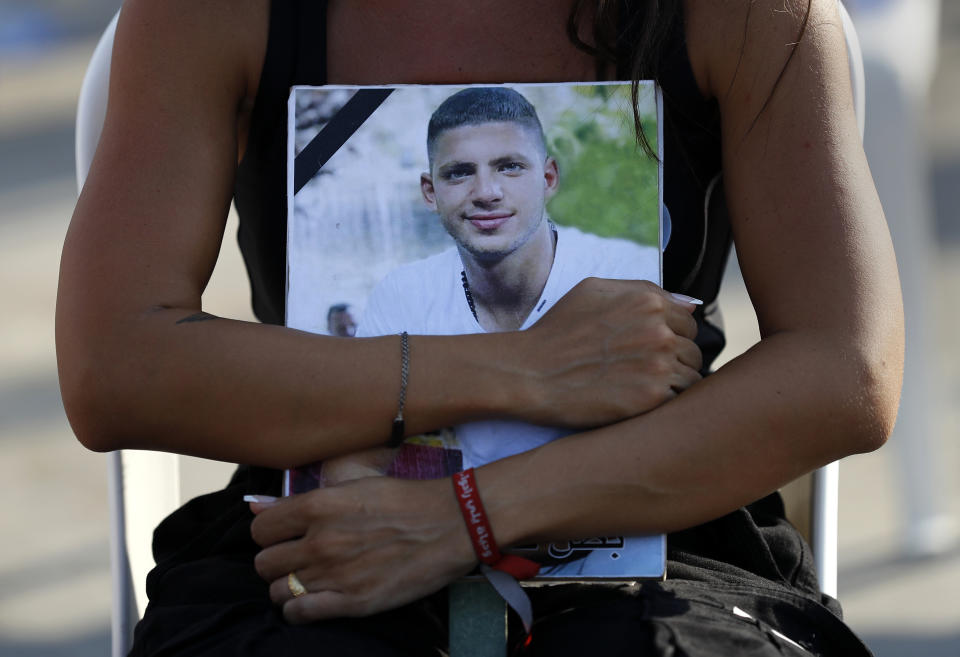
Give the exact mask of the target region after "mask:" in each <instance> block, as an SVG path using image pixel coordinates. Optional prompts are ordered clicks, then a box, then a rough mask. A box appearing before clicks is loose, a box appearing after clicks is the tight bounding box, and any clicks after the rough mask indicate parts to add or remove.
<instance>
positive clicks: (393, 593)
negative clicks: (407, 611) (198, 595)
mask: <svg viewBox="0 0 960 657" xmlns="http://www.w3.org/2000/svg"><path fill="white" fill-rule="evenodd" d="M251 509H252V510H253V512H254V513H256V514H257V517H256V518H255V519H254V521H253V525H252V528H251V531H252V533H253V539H254V540H255V541H256V542H257V544H258V545H260V546H261V547H263V548H264V549H263V551H262V552H260V553H259V554H258V555H257V557H256V560H255V566H256V569H257V572H258V573H259V574H260V576H261V577H263V579H265V580H266V581H267V582H270V597H271V599H272V600H273V601H274V602H276V603H277V604H281V605H283V614H284V617H285V618H286V619H287V620H288V621H289V622H291V623H306V622H310V621H314V620H319V619H323V618H336V617H344V616H367V615H370V614H374V613H377V612H380V611H385V610H388V609H392V608H395V607H399V606H401V605H403V604H406V603H408V602H411V601H413V600H417V599H419V598H422V597H424V596H426V595H429V594H430V593H433V592H435V591H438V590H440V589H441V588H443V587H444V586H446V585H447V584H448V583H449V582H451V581H452V580H454V579H456V578H457V577H460V576H462V575H465V574H466V573H468V572H469V571H470V570H471V569H472V568H473V567H474V566H475V565H476V559H475V557H474V553H473V548H472V545H471V543H470V539H469V537H468V535H467V531H466V528H465V526H464V523H463V519H462V517H461V514H460V510H459V507H458V506H457V502H456V499H455V498H454V495H453V491H452V489H451V484H450V480H449V479H437V480H431V481H408V480H400V479H393V478H389V477H370V478H365V479H358V480H355V481H351V482H348V483H344V484H341V485H338V486H332V487H330V488H322V489H317V490H314V491H311V492H309V493H304V494H302V495H294V496H291V497H287V498H283V499H280V500H277V501H276V502H271V503H266V504H257V503H254V504H251ZM291 572H293V573H296V576H297V578H298V579H299V580H300V582H301V583H302V584H303V585H304V587H305V588H306V589H307V591H308V593H307V594H305V595H302V596H300V597H297V598H294V597H293V594H292V593H291V592H290V589H289V587H288V583H287V576H288V574H289V573H291Z"/></svg>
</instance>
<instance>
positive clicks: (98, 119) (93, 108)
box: [76, 4, 864, 657]
mask: <svg viewBox="0 0 960 657" xmlns="http://www.w3.org/2000/svg"><path fill="white" fill-rule="evenodd" d="M840 11H841V14H842V16H843V21H844V29H845V32H846V38H847V51H848V55H849V60H850V77H851V81H852V86H853V97H854V104H855V107H856V112H857V119H858V122H859V127H860V134H861V135H862V134H863V126H864V82H863V80H864V76H863V60H862V57H861V54H860V44H859V41H858V40H857V35H856V31H855V30H854V28H853V23H852V22H851V20H850V17H849V15H848V14H847V12H846V9H844V7H843V5H842V4H840ZM118 17H119V12H118V13H117V15H116V16H114V18H113V20H112V21H111V22H110V24H109V25H108V26H107V29H106V30H105V31H104V33H103V36H102V37H101V38H100V41H99V43H98V44H97V47H96V49H95V50H94V53H93V56H92V58H91V60H90V65H89V67H88V69H87V73H86V76H85V77H84V80H83V85H82V87H81V90H80V98H79V102H78V107H77V130H76V165H77V188H78V191H79V190H80V189H82V187H83V183H84V180H86V177H87V172H88V171H89V169H90V163H91V162H92V160H93V155H94V152H95V151H96V147H97V143H98V141H99V139H100V131H101V130H102V128H103V120H104V116H105V114H106V106H107V93H108V87H109V79H110V60H111V56H112V52H113V37H114V32H115V30H116V25H117V18H118ZM108 459H109V466H108V496H109V510H110V564H111V578H112V589H113V604H112V617H111V642H112V655H113V657H123V655H125V654H126V653H127V651H128V650H129V647H130V643H131V640H132V638H133V627H134V625H135V624H136V622H137V620H138V619H139V618H140V616H141V615H142V613H143V611H144V609H145V608H146V604H147V598H146V590H145V587H146V575H147V572H148V571H149V570H150V569H151V568H152V567H153V556H152V551H151V542H152V537H153V529H154V528H155V527H156V526H157V525H158V524H159V523H160V521H161V520H162V519H163V518H164V517H166V516H167V515H168V514H169V513H171V512H172V511H174V510H175V509H176V508H178V507H179V506H180V505H181V504H182V503H183V501H184V500H183V499H182V496H181V486H180V464H181V460H182V459H183V457H179V456H177V455H175V454H167V453H163V452H147V451H129V450H125V451H117V452H113V453H111V454H110V455H109V457H108ZM812 480H813V483H812V494H811V505H812V511H811V515H812V523H811V529H810V534H811V535H810V539H811V547H812V549H813V553H814V560H815V562H816V566H817V573H818V577H819V582H820V588H821V590H822V591H823V592H825V593H827V594H829V595H831V596H834V597H836V594H837V533H838V506H839V504H838V502H839V495H838V487H839V464H838V463H832V464H830V465H828V466H825V467H823V468H821V469H819V470H817V471H816V472H814V473H813V474H812Z"/></svg>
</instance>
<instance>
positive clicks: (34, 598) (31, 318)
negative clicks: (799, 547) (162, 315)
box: [0, 0, 960, 657]
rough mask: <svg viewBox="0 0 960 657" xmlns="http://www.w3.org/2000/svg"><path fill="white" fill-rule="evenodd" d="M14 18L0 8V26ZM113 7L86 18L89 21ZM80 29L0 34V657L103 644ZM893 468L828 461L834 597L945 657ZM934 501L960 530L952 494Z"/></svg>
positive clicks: (949, 248) (730, 309)
mask: <svg viewBox="0 0 960 657" xmlns="http://www.w3.org/2000/svg"><path fill="white" fill-rule="evenodd" d="M27 4H28V3H26V2H10V3H5V4H4V7H3V9H2V10H0V19H9V17H10V16H12V15H14V14H13V13H12V12H13V11H14V10H15V9H17V8H18V7H23V6H27ZM55 4H57V3H54V2H53V1H52V0H49V1H47V2H34V3H32V5H33V6H36V7H40V8H44V7H46V8H49V7H51V6H53V5H55ZM60 4H63V5H64V7H68V8H69V7H70V5H69V4H68V3H60ZM114 4H115V3H111V2H106V1H104V2H87V3H86V5H87V7H88V8H89V7H95V9H96V11H98V12H99V14H100V15H108V14H109V13H111V11H112V7H111V5H114ZM65 11H66V10H65ZM5 12H6V13H5ZM88 14H89V12H87V13H83V12H78V11H74V12H73V18H71V19H70V20H68V21H67V22H66V26H65V27H64V26H61V27H60V28H57V29H59V30H60V32H59V33H57V32H56V30H53V28H49V26H48V28H49V29H48V28H45V29H48V31H50V30H53V32H54V33H55V35H56V34H59V36H58V37H57V39H54V38H53V37H51V38H50V42H51V43H53V42H54V41H56V42H57V43H58V44H59V45H58V46H57V47H56V48H47V50H46V51H45V52H44V53H38V52H36V51H34V52H33V53H32V54H30V53H29V52H27V51H28V50H29V49H26V50H25V49H23V48H21V49H19V50H18V51H17V52H18V53H19V54H16V55H13V56H11V55H10V53H11V52H12V51H13V50H12V46H9V44H10V43H12V41H10V40H9V39H8V41H6V42H4V41H3V38H4V32H3V31H2V30H0V49H2V48H3V47H4V46H3V44H4V43H6V44H8V46H9V47H7V50H6V51H5V54H4V57H3V58H0V62H2V63H0V295H2V307H3V308H5V309H6V312H4V319H3V321H2V322H0V447H2V449H3V453H4V458H3V459H0V499H2V500H3V502H4V504H3V511H2V525H0V526H2V528H3V536H4V541H3V542H2V544H0V657H7V656H10V657H34V656H36V657H39V656H41V655H42V656H45V657H56V656H60V655H63V656H67V655H69V656H71V657H87V656H91V657H92V656H94V655H105V654H107V652H108V645H109V571H108V562H107V514H106V484H105V479H106V474H105V473H106V465H105V460H104V457H103V456H100V455H96V454H91V453H88V452H86V451H85V450H83V449H82V448H81V447H80V446H79V445H78V444H76V443H75V441H74V440H73V438H72V435H71V433H70V429H69V426H68V425H67V422H66V419H65V417H64V415H63V410H62V405H61V402H60V397H59V393H58V388H57V382H56V367H55V360H54V353H53V308H54V298H55V290H56V278H57V262H58V258H59V252H60V247H61V245H62V241H63V235H64V231H65V229H66V226H67V223H68V221H69V216H70V212H71V209H72V204H73V200H74V195H75V192H74V183H73V179H72V176H73V159H72V158H73V153H72V135H73V128H72V115H73V105H74V103H75V98H76V94H77V90H78V88H79V80H80V76H81V75H82V70H83V66H84V62H85V60H86V58H87V57H88V56H89V53H90V51H91V50H92V43H91V42H90V41H89V38H83V39H79V40H78V39H77V38H75V37H76V35H80V34H89V27H85V26H88V25H101V24H103V23H105V22H106V19H105V18H103V19H102V20H101V18H100V17H99V16H98V18H97V19H96V20H95V21H94V20H93V19H91V18H90V16H89V15H88ZM18 15H19V14H18ZM71 21H72V22H71ZM40 23H41V24H42V21H40ZM945 23H946V25H947V26H948V28H949V29H948V37H950V38H948V40H947V42H946V43H945V45H944V49H943V66H942V72H941V75H940V76H939V77H938V79H937V83H936V87H935V90H934V95H933V108H932V111H931V121H930V136H931V138H932V143H933V144H934V148H933V172H932V173H933V184H934V199H935V201H936V209H937V215H936V219H937V222H936V226H937V236H938V240H937V248H936V249H935V250H934V251H933V253H932V254H931V264H932V267H933V268H934V271H935V276H934V278H933V280H931V281H930V285H929V290H930V294H931V295H932V297H933V298H934V299H935V300H938V301H939V303H937V304H936V313H937V326H938V327H939V329H938V333H937V334H936V336H935V341H936V347H935V349H934V351H935V353H937V354H939V359H938V360H939V362H938V363H937V365H938V366H939V367H940V370H941V372H940V375H941V380H942V384H941V386H940V393H939V394H938V395H935V396H934V397H933V398H932V399H931V404H930V409H929V412H930V413H931V415H932V417H933V418H934V420H935V423H936V424H935V426H936V427H937V428H938V436H937V448H936V456H937V462H938V464H939V466H940V467H942V468H943V470H944V471H945V472H946V473H949V474H951V475H952V473H953V472H954V471H955V470H956V469H957V467H958V466H960V445H958V443H957V441H956V440H955V438H956V435H957V427H958V426H960V423H958V419H960V418H958V407H957V405H956V400H957V398H958V393H960V351H958V349H957V346H956V339H955V337H954V335H953V332H954V327H956V326H957V325H958V324H960V311H958V309H957V306H956V303H955V300H956V299H957V298H958V296H960V221H958V219H957V216H956V208H957V207H960V206H958V202H960V125H958V121H957V118H956V117H957V111H958V108H960V67H958V64H960V41H958V40H957V37H958V35H960V3H950V6H948V7H947V20H946V21H945ZM0 24H3V25H4V27H7V26H8V25H9V24H10V23H9V21H7V20H0ZM38 29H39V28H38ZM67 37H70V40H67V41H66V42H64V39H66V38H67ZM64 43H66V45H64ZM232 233H233V231H232V230H228V234H232ZM239 267H240V265H239V261H238V257H237V256H236V254H235V253H232V252H229V253H224V254H223V255H222V263H221V265H220V266H218V272H217V274H216V275H215V279H214V282H213V284H212V288H213V289H212V291H211V292H210V294H209V295H208V296H209V299H208V303H209V305H210V307H211V308H213V311H214V312H218V313H222V314H227V315H233V316H246V313H247V312H248V311H247V310H246V298H247V291H246V289H245V287H244V286H242V285H241V286H239V287H237V285H236V283H235V282H234V281H236V280H242V277H238V275H237V272H238V271H239ZM725 295H726V296H725V309H726V315H727V317H728V321H729V322H730V324H731V350H732V351H736V350H737V349H741V348H743V347H744V346H746V345H748V344H749V343H750V339H751V338H750V335H751V331H752V330H754V329H752V327H751V317H750V312H749V306H748V305H747V302H746V297H745V293H744V292H743V288H742V283H740V282H739V279H738V278H737V275H736V272H735V270H732V271H731V277H730V281H729V285H728V286H727V290H726V292H725ZM897 454H898V451H897V449H896V448H895V447H891V448H887V449H884V450H881V451H880V452H878V453H875V454H871V455H868V456H863V457H857V458H853V459H849V460H848V461H846V462H845V463H844V464H843V470H842V472H843V474H842V479H841V481H842V483H841V495H842V507H841V522H842V528H843V531H842V535H841V572H840V594H841V599H842V600H843V602H844V605H845V608H846V611H847V617H848V620H849V621H850V623H851V625H852V626H853V627H854V628H855V629H857V630H858V631H859V632H860V633H861V634H862V635H863V636H864V637H865V639H866V641H867V642H868V643H869V645H870V646H871V647H872V648H873V649H874V651H875V653H876V655H877V657H895V656H908V657H941V656H942V657H946V656H948V655H949V656H951V657H956V655H958V654H960V594H958V593H957V591H958V589H960V551H957V550H954V551H952V552H951V553H949V554H947V555H946V556H944V557H942V558H939V559H934V560H927V561H910V560H907V559H905V558H904V557H902V556H901V553H900V551H899V543H898V536H899V532H900V527H901V518H900V511H899V508H898V491H899V486H900V483H899V481H898V478H897V477H898V471H897V469H896V468H895V467H894V466H895V463H894V460H895V459H896V458H897ZM222 476H223V475H222V471H218V473H217V474H215V475H212V476H211V480H212V481H213V483H214V484H216V483H219V481H218V479H219V478H220V477H222ZM944 495H945V496H946V497H947V499H948V500H949V506H950V508H951V510H952V512H953V513H954V514H955V516H956V517H960V489H958V485H957V483H956V481H955V480H954V481H949V482H948V484H947V486H946V490H945V491H944Z"/></svg>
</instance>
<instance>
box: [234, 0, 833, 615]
mask: <svg viewBox="0 0 960 657" xmlns="http://www.w3.org/2000/svg"><path fill="white" fill-rule="evenodd" d="M325 26H326V2H322V1H316V0H283V1H278V2H272V3H271V10H270V31H269V41H268V44H267V51H266V56H265V60H264V65H263V72H262V74H261V80H260V88H259V90H258V92H257V98H256V102H255V106H254V109H253V115H252V119H251V126H250V134H249V138H248V144H247V150H246V153H245V154H244V158H243V160H242V162H241V163H240V166H239V169H238V172H237V179H236V189H235V196H234V199H235V203H236V206H237V211H238V214H239V216H240V229H239V234H238V238H239V242H240V249H241V251H242V253H243V257H244V259H245V261H246V265H247V271H248V273H249V276H250V282H251V287H252V293H253V309H254V312H255V313H256V315H257V317H258V318H259V319H260V320H261V321H263V322H266V323H271V324H283V322H284V297H285V272H286V264H285V263H286V246H285V242H286V216H287V213H286V183H285V166H286V120H287V109H286V100H287V95H288V93H289V88H290V87H291V86H292V85H295V84H312V85H320V84H324V83H325V82H326V29H325ZM662 62H663V63H662V65H661V69H660V73H659V76H658V81H659V83H660V85H661V88H662V89H663V96H664V200H665V203H666V205H667V206H668V208H669V209H670V214H671V219H672V235H671V238H670V245H669V247H668V248H667V250H666V251H665V255H664V287H665V288H666V289H668V290H671V291H676V292H683V293H686V294H690V295H692V296H695V297H698V298H700V299H703V300H704V301H705V302H706V304H705V308H706V319H705V318H704V313H703V310H704V309H701V310H700V311H699V312H698V314H697V320H698V323H699V324H700V331H699V335H698V337H697V342H698V344H699V345H700V347H701V349H702V350H703V352H704V368H705V369H706V368H708V367H709V364H710V362H711V361H712V360H713V358H714V357H715V356H716V355H717V354H718V353H719V351H720V349H721V348H722V347H723V333H722V330H721V328H720V327H719V326H718V325H717V324H715V323H714V322H713V321H712V318H711V309H712V308H715V301H716V296H717V291H718V289H719V285H720V280H721V277H722V273H723V268H724V266H725V263H726V259H727V255H728V252H729V248H730V242H731V231H730V225H729V221H728V220H727V214H726V211H725V207H724V204H723V195H722V185H717V186H716V188H717V189H718V190H719V193H718V194H715V195H713V197H712V200H711V206H716V207H715V209H713V210H711V212H710V213H709V216H710V220H709V223H708V222H706V221H705V219H704V217H705V210H704V205H705V201H706V200H707V198H708V196H707V191H708V189H709V188H710V187H711V182H712V181H714V180H715V179H716V177H717V175H718V174H719V172H720V167H721V159H720V133H719V119H720V117H719V109H718V107H717V104H716V103H715V102H714V101H712V100H705V99H704V98H703V97H702V96H701V94H700V91H699V88H698V87H697V84H696V80H695V78H694V75H693V70H692V68H691V65H690V61H689V58H688V56H687V48H686V39H685V35H684V26H683V21H682V17H680V18H678V20H677V21H676V22H675V24H674V25H673V27H672V32H671V36H670V38H669V39H668V41H667V43H666V44H665V47H664V51H663V59H662ZM278 475H279V473H278V472H277V471H272V470H268V469H265V468H248V467H245V466H242V467H241V469H240V470H239V471H238V473H237V475H236V477H235V482H236V483H237V484H238V485H239V484H241V483H242V484H243V486H244V489H245V490H248V491H251V492H260V493H262V492H265V491H274V492H277V491H278V490H279V476H278ZM238 499H239V498H238ZM667 544H668V566H667V570H668V573H669V576H670V578H671V579H686V580H694V581H701V582H710V583H713V584H714V585H724V584H725V585H734V586H748V587H755V588H757V590H766V589H767V588H768V587H770V586H771V585H772V586H776V587H785V588H786V589H788V590H790V591H791V592H792V593H801V594H804V595H806V596H809V597H810V598H812V599H815V600H817V599H820V594H819V590H818V587H817V582H816V577H815V574H814V572H813V568H812V562H811V558H810V554H809V552H808V550H809V548H807V547H806V545H805V543H804V541H803V539H802V538H801V537H800V535H799V534H798V533H797V531H796V530H795V529H794V528H793V527H792V526H791V525H790V524H789V523H788V522H787V521H786V520H785V519H784V511H783V504H782V501H781V500H780V497H779V495H778V494H776V493H775V494H773V495H770V496H768V497H766V498H764V499H763V500H759V501H757V502H755V503H754V504H751V505H749V506H747V507H744V508H742V509H739V510H737V511H734V512H733V513H730V514H728V515H726V516H723V517H721V518H718V519H716V520H713V521H711V522H708V523H705V524H703V525H699V526H697V527H692V528H690V529H687V530H684V531H680V532H675V533H673V534H670V536H669V538H668V543H667ZM826 602H827V603H828V606H829V607H830V608H831V609H832V610H833V611H835V612H837V611H838V608H837V607H836V606H835V605H836V603H835V601H832V600H826Z"/></svg>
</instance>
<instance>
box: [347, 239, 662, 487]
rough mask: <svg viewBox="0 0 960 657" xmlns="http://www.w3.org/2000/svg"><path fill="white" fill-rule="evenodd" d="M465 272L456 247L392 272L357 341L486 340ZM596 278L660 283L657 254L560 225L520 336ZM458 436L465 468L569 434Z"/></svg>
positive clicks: (505, 424) (499, 431) (520, 427)
mask: <svg viewBox="0 0 960 657" xmlns="http://www.w3.org/2000/svg"><path fill="white" fill-rule="evenodd" d="M462 271H463V263H462V262H461V260H460V254H459V252H458V250H457V248H456V247H451V248H449V249H447V250H446V251H443V252H441V253H438V254H436V255H433V256H430V257H428V258H424V259H423V260H418V261H416V262H411V263H408V264H405V265H401V266H400V267H398V268H397V269H395V270H393V271H392V272H390V273H389V274H387V275H386V276H385V277H384V278H383V280H381V281H380V282H379V283H378V284H377V285H376V286H375V287H374V289H373V291H372V292H371V294H370V298H369V299H368V301H367V306H366V309H365V310H364V313H363V316H362V318H361V319H360V323H359V324H358V326H357V337H372V336H377V335H389V334H395V333H400V332H401V331H406V332H407V333H410V334H412V335H457V334H463V333H483V332H484V329H483V328H482V327H481V326H480V325H479V324H478V323H477V320H476V318H474V316H473V313H472V312H471V311H470V307H469V305H468V304H467V299H466V295H465V293H464V289H463V283H462V280H461V272H462ZM590 276H595V277H598V278H614V279H625V280H629V279H641V280H649V281H653V282H655V283H659V282H660V253H659V250H658V249H656V248H655V247H651V246H642V245H640V244H637V243H635V242H631V241H629V240H625V239H619V238H605V237H598V236H596V235H591V234H589V233H584V232H582V231H580V230H578V229H576V228H571V227H562V226H558V227H557V244H556V252H555V254H554V259H553V266H552V267H551V269H550V275H549V277H548V278H547V283H546V285H545V286H544V288H543V292H542V294H541V295H540V298H539V299H538V300H537V303H536V304H535V305H534V307H533V310H532V311H531V312H530V314H529V315H528V316H527V319H526V321H524V323H523V325H522V326H521V327H520V328H521V330H524V329H527V328H529V327H530V326H533V324H535V323H536V322H537V320H538V319H540V318H541V317H542V316H543V315H544V314H545V313H546V312H547V311H548V310H550V308H551V307H553V304H554V303H556V302H557V301H558V300H559V299H560V298H561V297H562V296H563V295H565V294H566V293H567V292H569V291H570V290H571V289H572V288H573V287H574V286H575V285H576V284H577V283H579V282H580V281H582V280H583V279H584V278H588V277H590ZM464 376H470V373H469V372H465V373H464ZM455 432H456V436H457V440H458V442H459V443H460V447H461V450H462V452H463V467H464V468H469V467H477V466H480V465H483V464H485V463H489V462H491V461H495V460H497V459H501V458H504V457H507V456H512V455H513V454H519V453H521V452H525V451H527V450H530V449H533V448H535V447H539V446H540V445H543V444H544V443H547V442H549V441H551V440H554V439H556V438H559V437H561V436H564V435H567V434H568V433H570V431H568V430H565V429H559V428H556V427H541V426H536V425H531V424H527V423H524V422H515V421H509V420H487V421H483V422H470V423H467V424H462V425H458V426H457V427H455Z"/></svg>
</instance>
